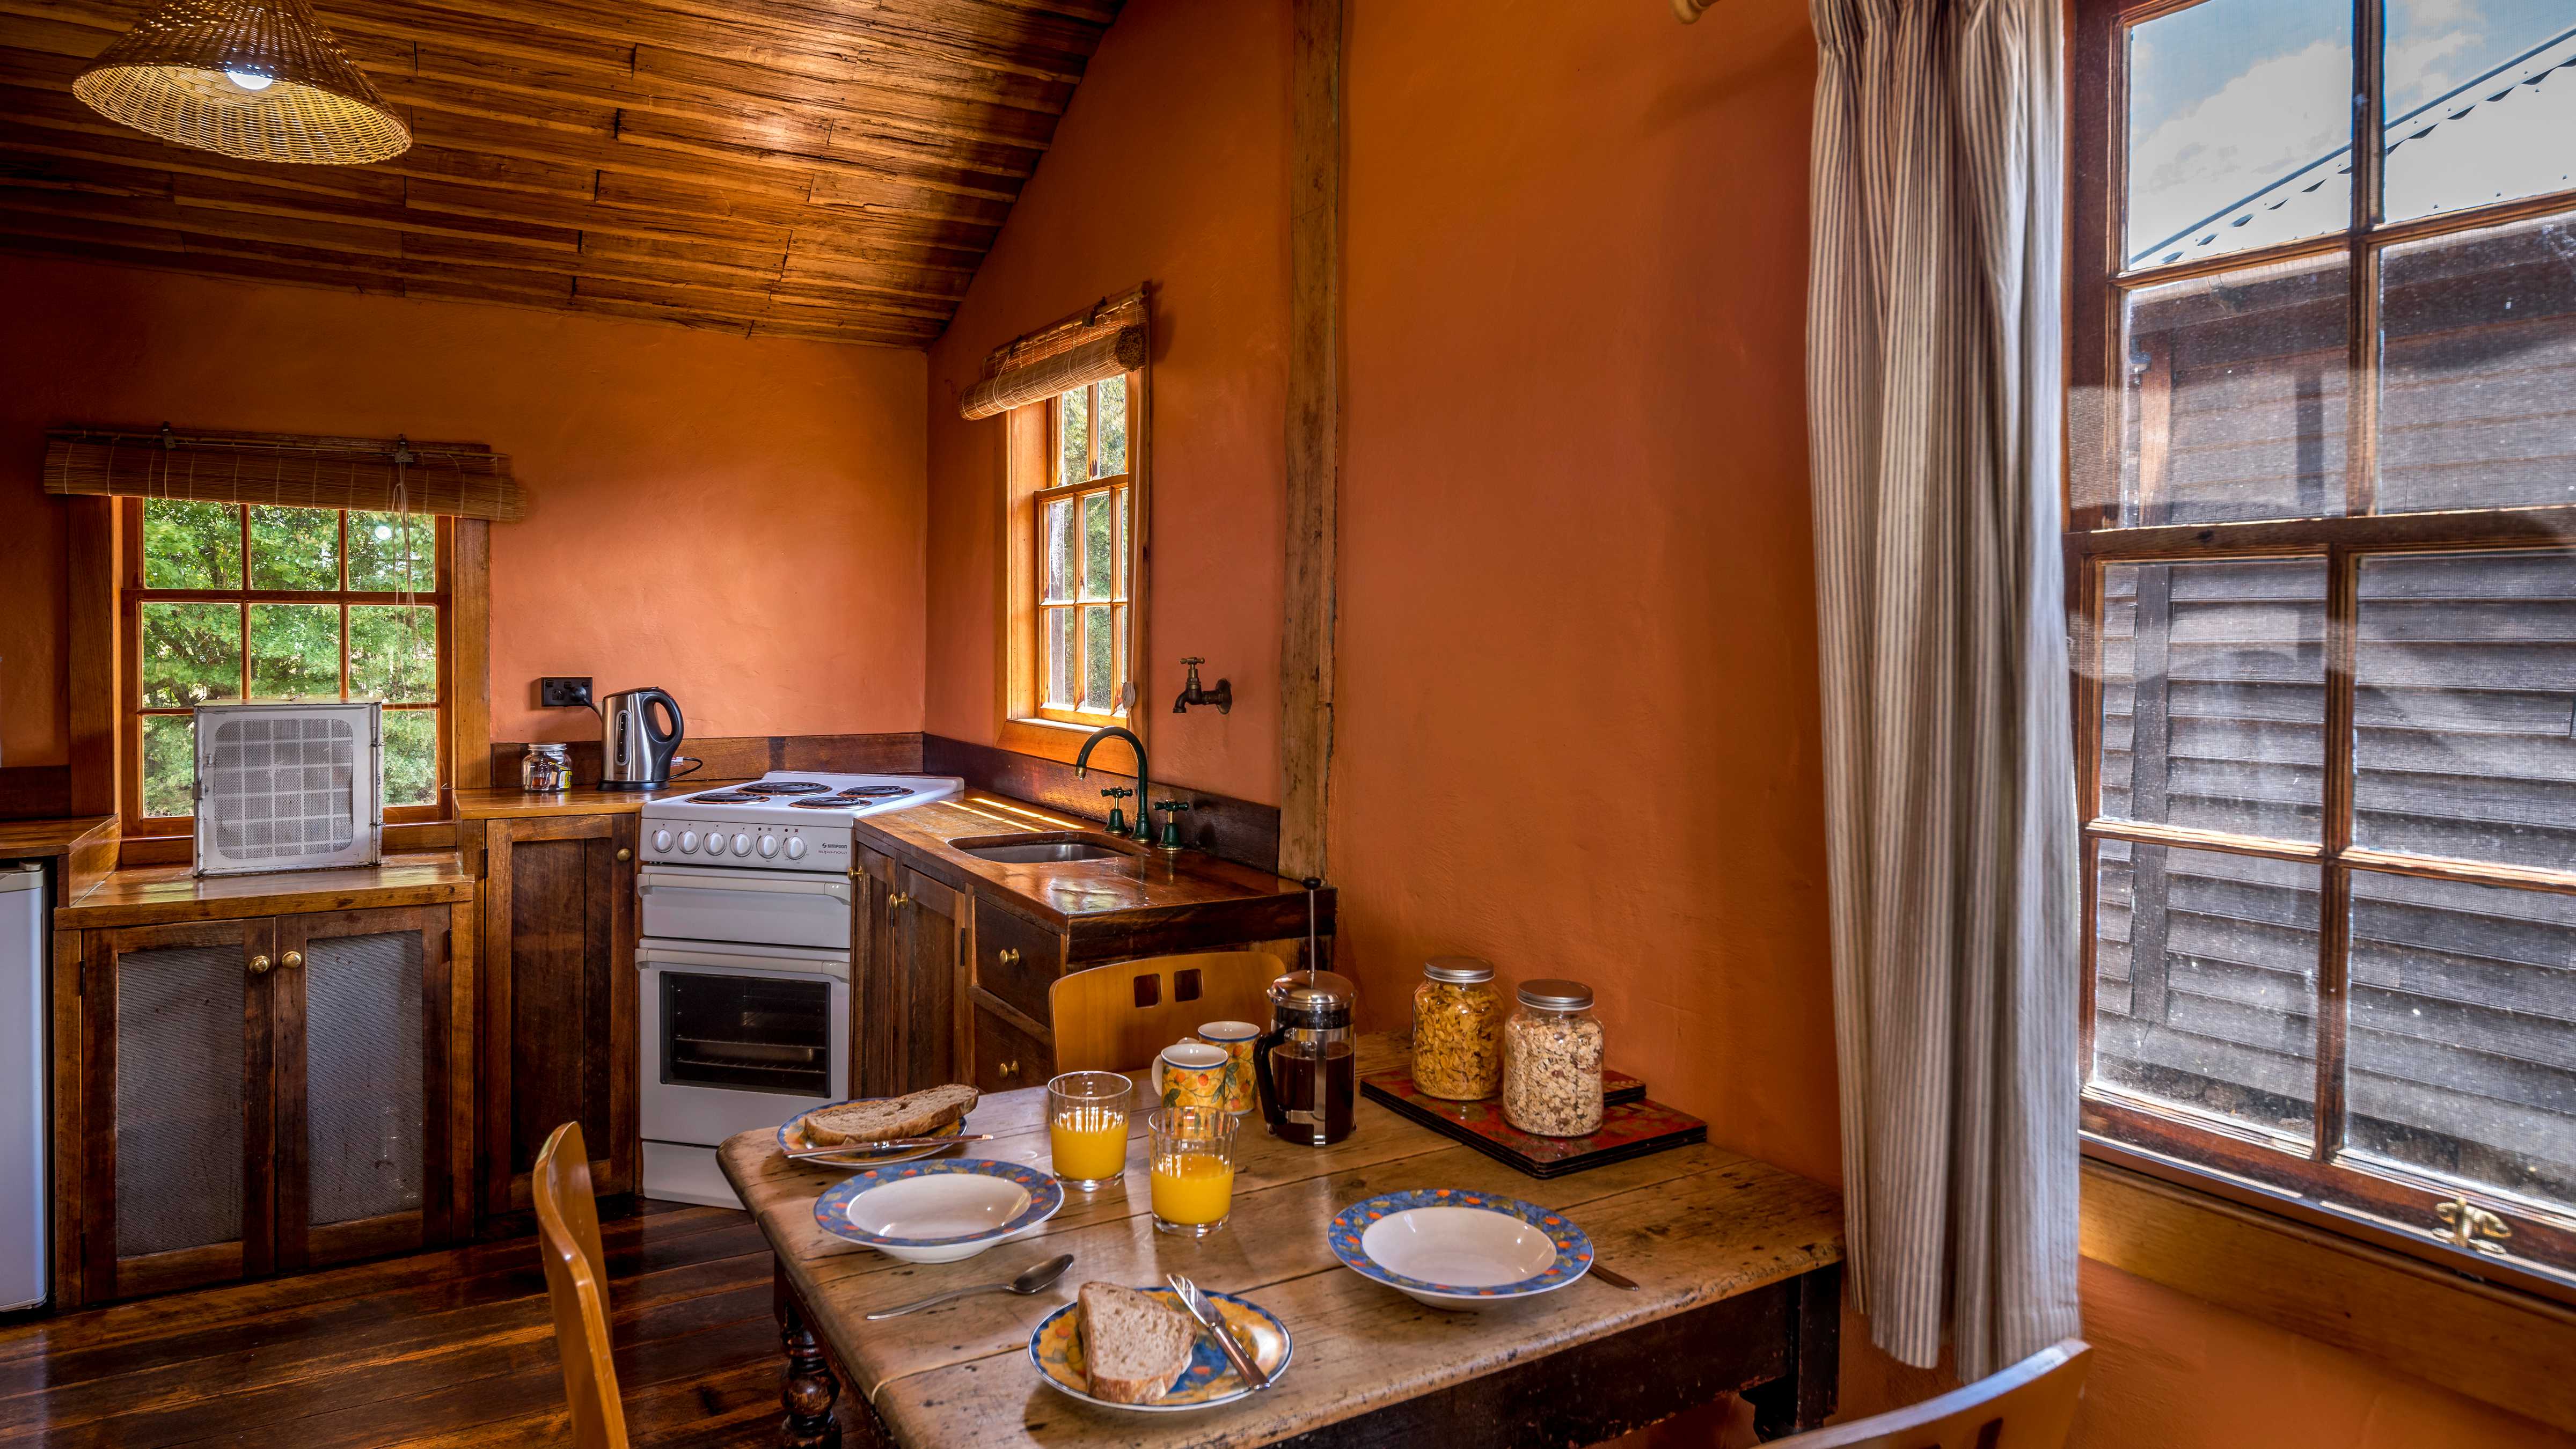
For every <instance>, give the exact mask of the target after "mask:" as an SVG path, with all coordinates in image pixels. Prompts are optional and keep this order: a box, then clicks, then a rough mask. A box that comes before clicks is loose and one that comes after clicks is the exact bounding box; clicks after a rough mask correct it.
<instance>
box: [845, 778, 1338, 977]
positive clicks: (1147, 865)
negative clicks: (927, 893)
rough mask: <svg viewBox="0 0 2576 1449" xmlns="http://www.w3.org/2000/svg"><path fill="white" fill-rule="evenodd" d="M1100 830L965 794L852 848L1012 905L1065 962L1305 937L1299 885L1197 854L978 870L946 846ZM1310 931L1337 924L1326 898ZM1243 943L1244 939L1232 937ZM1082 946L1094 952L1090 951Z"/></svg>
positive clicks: (900, 814) (872, 829)
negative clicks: (1213, 937)
mask: <svg viewBox="0 0 2576 1449" xmlns="http://www.w3.org/2000/svg"><path fill="white" fill-rule="evenodd" d="M1099 830H1100V824H1099V822H1097V821H1093V820H1084V819H1081V818H1080V817H1077V816H1072V815H1065V814H1061V813H1059V812H1057V811H1053V810H1049V809H1046V808H1045V807H1043V806H1039V805H1032V804H1029V803H1028V802H1027V801H1025V800H1014V799H1012V798H1010V797H1009V796H1007V795H995V794H992V793H990V792H989V791H984V790H968V791H967V792H966V793H965V794H964V795H962V796H958V797H956V798H954V799H949V800H935V801H932V802H931V803H930V804H927V805H915V806H913V807H911V808H909V809H905V810H890V811H888V812H886V813H885V814H882V815H869V816H864V817H862V818H861V819H860V820H859V822H858V836H859V843H860V844H862V845H867V846H871V847H874V848H875V849H878V850H883V851H888V852H890V853H895V854H900V855H903V856H905V857H907V860H908V863H911V864H913V865H915V866H916V868H919V869H922V870H924V871H925V873H927V874H929V875H932V876H934V877H937V878H939V879H941V880H943V881H945V882H946V883H948V884H949V885H952V886H956V887H959V888H963V889H976V890H978V891H979V893H980V894H983V895H986V896H1002V897H1007V898H1008V902H1007V903H1008V904H1010V905H1013V906H1015V907H1016V908H1017V909H1018V911H1019V913H1020V914H1023V915H1026V916H1028V917H1029V918H1030V919H1032V920H1034V921H1036V922H1037V923H1039V924H1040V925H1043V926H1045V927H1047V928H1049V929H1051V930H1055V931H1061V932H1066V933H1068V934H1070V935H1071V936H1072V937H1073V938H1074V940H1073V951H1072V959H1073V960H1076V961H1080V960H1084V959H1087V958H1089V957H1092V956H1096V955H1099V954H1102V953H1104V952H1108V953H1114V954H1117V955H1122V956H1127V955H1136V954H1139V952H1140V951H1141V950H1150V949H1159V946H1158V945H1157V943H1156V942H1155V940H1154V939H1153V938H1154V936H1155V935H1156V934H1157V933H1164V934H1178V933H1181V932H1187V933H1190V934H1192V935H1197V936H1201V937H1206V936H1207V934H1208V932H1209V931H1210V930H1211V929H1215V930H1217V931H1218V932H1219V934H1220V935H1224V936H1225V938H1227V939H1233V940H1238V941H1250V940H1281V939H1286V938H1288V937H1292V936H1303V935H1304V934H1305V933H1306V891H1305V888H1304V887H1302V886H1300V885H1298V884H1297V883H1296V882H1295V881H1292V880H1289V879H1287V878H1285V877H1283V876H1275V875H1272V874H1270V873H1269V872H1267V871H1261V870H1254V869H1253V868H1251V867H1250V866H1243V865H1237V864H1235V863H1234V862H1232V861H1229V860H1220V859H1218V858H1217V857H1215V856H1213V855H1208V854H1205V853H1204V852H1201V851H1195V850H1184V851H1177V852H1172V853H1168V854H1167V853H1165V852H1162V851H1150V852H1148V853H1147V854H1145V855H1142V856H1125V855H1122V856H1119V857H1117V858H1116V859H1113V860H1099V861H1067V862H1043V863H1031V864H1011V863H1005V862H1002V861H993V860H984V859H982V858H980V857H977V856H972V855H969V854H967V853H966V852H964V851H962V850H959V849H957V848H956V847H955V846H953V845H951V844H950V843H949V842H950V841H952V840H964V839H973V838H976V837H991V836H997V835H1042V834H1054V833H1061V832H1066V831H1081V832H1088V833H1094V834H1096V833H1098V832H1099ZM1316 897H1317V900H1316V927H1317V929H1318V930H1321V931H1330V930H1331V929H1332V926H1333V892H1332V891H1331V890H1329V889H1326V890H1322V891H1318V892H1316ZM1231 933H1240V934H1231ZM1086 945H1094V946H1096V947H1097V948H1098V949H1096V950H1088V951H1087V950H1086V949H1085V947H1086Z"/></svg>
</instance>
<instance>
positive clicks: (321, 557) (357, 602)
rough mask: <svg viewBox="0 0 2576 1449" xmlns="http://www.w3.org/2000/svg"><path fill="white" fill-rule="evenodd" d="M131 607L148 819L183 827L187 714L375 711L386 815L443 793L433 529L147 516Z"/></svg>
mask: <svg viewBox="0 0 2576 1449" xmlns="http://www.w3.org/2000/svg"><path fill="white" fill-rule="evenodd" d="M140 512H141V515H142V517H141V527H142V534H143V537H142V550H141V551H142V579H141V582H142V589H141V591H140V592H139V593H138V594H137V595H136V596H135V599H134V621H135V623H134V628H135V635H134V654H135V659H136V663H135V670H136V673H135V677H134V680H133V686H132V687H133V693H132V696H131V701H132V703H131V707H132V709H133V710H134V711H135V713H136V714H137V715H138V716H139V718H138V721H137V724H138V735H139V739H138V744H139V747H140V748H139V756H140V768H141V772H142V778H141V791H140V794H141V805H142V812H143V814H144V815H146V816H151V817H164V818H166V817H174V816H176V817H184V816H187V815H189V814H192V813H193V811H194V805H193V803H192V792H193V786H194V781H195V776H196V767H195V758H194V749H193V744H192V740H191V727H190V720H189V716H188V713H187V711H189V710H190V709H192V708H194V707H195V706H196V705H199V704H202V703H206V702H208V701H211V700H232V699H253V700H320V699H352V700H366V699H374V700H381V701H383V703H384V705H385V714H384V736H385V749H384V755H385V770H384V788H385V804H386V806H387V807H389V808H401V807H404V806H420V805H431V804H435V803H436V802H437V800H438V787H439V751H438V740H439V728H438V725H439V708H440V704H441V701H440V698H439V673H440V670H439V660H440V657H441V655H440V651H441V649H442V648H443V647H444V644H445V639H444V637H443V635H444V629H443V626H444V623H445V615H446V600H445V598H444V596H443V595H441V594H440V593H439V591H438V590H439V584H438V567H437V564H438V559H437V537H438V529H437V524H436V520H434V519H430V518H425V517H417V516H404V515H400V514H393V513H370V512H361V511H355V510H352V511H349V512H346V513H343V512H342V511H340V510H337V509H327V508H280V507H272V506H267V505H261V504H252V505H248V506H242V505H235V504H229V503H207V502H198V501H190V500H177V499H157V498H155V499H146V500H144V502H143V503H142V505H141V508H140Z"/></svg>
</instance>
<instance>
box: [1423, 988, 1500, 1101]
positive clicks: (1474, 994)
mask: <svg viewBox="0 0 2576 1449" xmlns="http://www.w3.org/2000/svg"><path fill="white" fill-rule="evenodd" d="M1493 980H1494V968H1493V966H1492V964H1491V963H1489V962H1484V961H1479V960H1477V959H1476V958H1475V957H1473V956H1440V957H1435V958H1433V959H1432V960H1430V961H1428V962H1425V963H1424V964H1423V967H1422V984H1421V985H1419V986H1416V987H1414V988H1413V1085H1414V1086H1415V1087H1417V1088H1419V1089H1420V1090H1421V1092H1422V1093H1423V1095H1425V1096H1429V1097H1446V1098H1448V1099H1449V1100H1451V1101H1455V1102H1473V1101H1477V1100H1480V1099H1482V1098H1485V1097H1490V1096H1492V1095H1494V1088H1495V1086H1496V1085H1498V1084H1499V1083H1500V1082H1501V1081H1502V1079H1503V999H1502V998H1501V997H1500V996H1498V995H1496V994H1495V993H1494V987H1493Z"/></svg>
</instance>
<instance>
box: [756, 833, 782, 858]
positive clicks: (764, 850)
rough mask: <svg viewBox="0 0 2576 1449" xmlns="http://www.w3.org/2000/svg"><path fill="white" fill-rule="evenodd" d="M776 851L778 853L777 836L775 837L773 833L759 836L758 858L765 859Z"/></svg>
mask: <svg viewBox="0 0 2576 1449" xmlns="http://www.w3.org/2000/svg"><path fill="white" fill-rule="evenodd" d="M777 853H778V837H777V836H775V835H764V836H762V837H760V858H761V859H763V860H767V859H769V858H770V857H771V856H773V855H776V854H777Z"/></svg>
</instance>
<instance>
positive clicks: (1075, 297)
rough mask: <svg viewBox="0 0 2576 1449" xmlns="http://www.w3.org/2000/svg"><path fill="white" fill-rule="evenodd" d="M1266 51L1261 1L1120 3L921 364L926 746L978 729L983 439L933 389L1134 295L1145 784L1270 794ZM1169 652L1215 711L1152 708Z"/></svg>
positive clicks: (1277, 340)
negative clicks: (1145, 541) (1018, 343)
mask: <svg viewBox="0 0 2576 1449" xmlns="http://www.w3.org/2000/svg"><path fill="white" fill-rule="evenodd" d="M1287 46H1288V7H1287V4H1286V3H1285V0H1225V3H1223V4H1207V3H1179V4H1175V3H1165V0H1138V3H1134V4H1131V5H1129V6H1128V8H1127V9H1126V10H1125V11H1124V12H1122V14H1121V15H1120V17H1119V21H1118V24H1117V25H1115V26H1114V27H1112V28H1111V29H1110V32H1109V35H1108V38H1107V39H1106V40H1105V41H1104V42H1103V43H1102V45H1101V48H1100V52H1099V54H1098V55H1097V56H1096V57H1094V59H1093V60H1092V63H1091V68H1090V70H1089V72H1088V73H1087V75H1086V76H1085V78H1084V80H1083V84H1082V88H1081V89H1080V90H1079V91H1078V92H1076V93H1075V96H1074V100H1073V106H1072V108H1071V110H1070V111H1069V112H1067V114H1066V116H1065V118H1064V122H1063V124H1062V125H1061V126H1059V127H1058V129H1057V131H1056V139H1055V145H1054V148H1053V149H1052V150H1051V151H1049V152H1048V153H1047V157H1046V160H1045V162H1044V163H1043V164H1042V165H1040V166H1039V167H1038V172H1037V175H1036V176H1035V177H1034V178H1032V179H1031V180H1030V182H1029V185H1028V187H1027V189H1026V190H1025V191H1023V192H1022V193H1021V196H1020V199H1019V201H1018V203H1017V204H1016V205H1015V206H1014V207H1013V208H1012V211H1011V219H1010V224H1009V225H1008V226H1006V227H1004V228H1003V230H1002V236H1001V240H1000V243H999V244H998V245H997V246H996V247H995V248H994V249H993V252H992V254H991V255H990V256H989V257H987V258H986V259H985V262H984V265H983V269H982V270H981V271H980V272H978V273H977V274H976V278H975V285H974V288H973V290H972V291H970V292H969V293H968V294H967V298H966V302H965V305H964V306H963V307H962V308H961V309H960V310H959V311H958V314H957V318H956V320H955V321H954V322H952V323H951V324H950V325H949V328H948V331H947V333H946V335H945V336H943V337H942V338H941V339H940V341H939V344H938V345H937V346H936V347H934V348H933V349H932V350H931V354H930V375H931V384H930V399H931V406H930V606H929V607H930V622H929V639H930V645H929V657H930V659H931V661H932V666H931V670H930V681H929V710H928V718H929V726H928V727H929V728H930V729H931V730H932V731H934V732H936V733H939V734H945V735H952V736H955V737H957V738H959V739H968V740H979V741H989V740H991V739H992V738H993V737H994V723H995V719H996V712H997V705H996V697H997V696H996V690H997V680H996V674H995V658H994V653H995V627H996V626H995V622H994V613H995V609H996V606H997V598H996V594H995V588H994V580H995V579H996V578H997V577H998V574H997V572H996V571H997V569H998V568H999V564H998V562H997V545H998V541H999V529H1000V518H999V510H1000V504H1001V486H1002V485H1001V477H1002V454H1001V447H1002V433H1003V425H1002V424H1001V423H1000V422H999V421H988V422H981V423H969V422H965V421H963V420H962V419H960V418H959V417H958V416H957V406H956V399H957V394H958V392H959V391H961V390H962V389H963V388H964V387H966V386H968V385H969V384H971V383H973V382H974V380H975V379H976V377H978V376H979V375H980V370H981V368H982V365H983V360H984V355H985V354H986V353H987V352H989V351H991V350H992V348H993V347H995V346H996V345H998V344H1000V343H1003V342H1007V341H1009V340H1010V339H1011V338H1013V337H1015V336H1017V335H1019V334H1020V333H1022V332H1025V331H1027V330H1029V329H1030V328H1032V327H1038V326H1042V325H1044V324H1046V323H1048V322H1052V321H1054V320H1055V319H1056V318H1058V317H1060V316H1063V315H1064V314H1065V313H1067V312H1071V311H1073V310H1075V309H1077V308H1080V307H1084V306H1088V305H1089V304H1090V303H1091V302H1093V301H1095V300H1097V299H1098V298H1100V297H1102V296H1104V295H1107V294H1109V293H1112V292H1121V291H1125V290H1126V289H1127V288H1129V287H1132V286H1134V285H1135V284H1136V283H1138V282H1139V281H1150V282H1152V283H1153V284H1154V288H1155V291H1154V354H1153V360H1152V368H1153V393H1154V403H1153V408H1154V417H1153V436H1154V480H1153V487H1154V504H1153V510H1154V516H1153V519H1152V527H1153V532H1152V534H1151V536H1150V537H1151V540H1152V547H1153V561H1152V568H1151V573H1150V578H1151V586H1150V598H1149V600H1148V603H1147V606H1146V607H1147V609H1148V611H1149V618H1148V621H1147V630H1148V634H1147V646H1146V647H1147V651H1148V654H1149V656H1150V659H1151V674H1150V684H1149V688H1148V694H1149V695H1150V696H1151V697H1149V698H1148V699H1146V701H1145V708H1146V710H1147V711H1148V712H1149V714H1148V719H1147V723H1148V734H1147V739H1148V740H1149V742H1150V744H1151V750H1152V754H1153V759H1154V768H1155V773H1156V776H1157V777H1158V778H1161V779H1167V780H1173V781H1179V782H1182V783H1186V784H1189V785H1195V786H1197V787H1199V788H1201V789H1205V790H1211V791H1215V792H1217V793H1220V794H1226V795H1233V796H1236V797H1238V798H1242V799H1248V800H1276V799H1278V798H1279V781H1278V774H1279V767H1278V750H1279V714H1278V684H1277V680H1278V677H1279V589H1280V574H1281V566H1280V551H1281V543H1280V539H1281V530H1282V529H1283V527H1284V520H1285V516H1286V506H1285V504H1284V503H1283V501H1282V499H1283V496H1284V495H1283V493H1282V486H1283V485H1282V482H1281V480H1282V477H1283V467H1284V465H1283V462H1282V451H1281V450H1282V442H1281V438H1282V431H1283V428H1284V427H1285V423H1284V417H1285V413H1286V407H1287V402H1286V397H1287V392H1286V388H1287V381H1286V379H1287V362H1286V357H1287V352H1286V334H1287V325H1288V239H1287V225H1288V220H1287V218H1288V207H1287V185H1288V180H1287V176H1288V173H1287V165H1288V161H1287V156H1288V152H1287V146H1288V111H1287V106H1288V92H1287V85H1288V80H1287V60H1286V57H1287ZM1193 654H1195V655H1203V656H1205V657H1206V658H1207V660H1208V666H1207V674H1206V682H1208V683H1210V684H1214V683H1215V682H1216V680H1217V679H1218V678H1219V677H1220V676H1222V677H1225V678H1229V679H1231V680H1233V681H1234V698H1235V708H1234V712H1233V713H1232V714H1228V715H1219V714H1217V713H1216V712H1215V711H1213V710H1205V709H1202V710H1193V711H1191V712H1190V713H1188V714H1186V715H1175V714H1173V713H1171V712H1170V711H1171V699H1172V696H1173V695H1175V694H1177V693H1178V692H1179V690H1180V685H1181V677H1182V671H1181V668H1180V665H1179V664H1178V663H1177V662H1176V661H1178V660H1179V659H1180V658H1181V657H1182V656H1184V655H1193ZM1119 763H1120V765H1121V767H1123V766H1124V763H1125V761H1124V757H1123V755H1122V756H1121V758H1120V761H1119Z"/></svg>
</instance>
